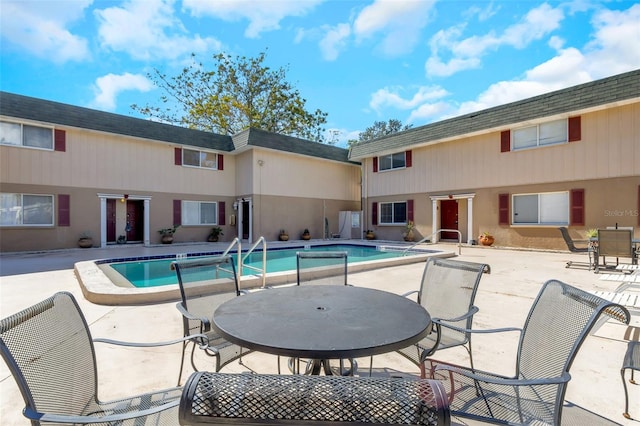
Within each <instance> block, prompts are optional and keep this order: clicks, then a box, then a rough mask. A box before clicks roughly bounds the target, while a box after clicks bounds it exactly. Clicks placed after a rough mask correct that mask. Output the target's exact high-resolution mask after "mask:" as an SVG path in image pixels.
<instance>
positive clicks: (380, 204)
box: [378, 200, 408, 226]
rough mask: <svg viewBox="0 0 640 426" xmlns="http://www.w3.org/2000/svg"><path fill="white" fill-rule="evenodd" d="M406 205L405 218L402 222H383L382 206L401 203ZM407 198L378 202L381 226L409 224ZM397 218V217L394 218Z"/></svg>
mask: <svg viewBox="0 0 640 426" xmlns="http://www.w3.org/2000/svg"><path fill="white" fill-rule="evenodd" d="M400 203H403V204H404V205H405V218H404V220H403V221H402V222H383V221H382V206H383V205H385V204H400ZM407 204H408V203H407V200H404V201H381V202H378V225H379V226H404V225H406V224H407ZM392 211H393V208H392ZM394 219H395V218H394Z"/></svg>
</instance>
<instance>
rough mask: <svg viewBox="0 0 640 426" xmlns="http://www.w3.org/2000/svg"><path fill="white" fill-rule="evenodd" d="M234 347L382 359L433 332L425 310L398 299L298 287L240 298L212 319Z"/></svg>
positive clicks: (321, 361) (365, 291)
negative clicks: (385, 355) (387, 354)
mask: <svg viewBox="0 0 640 426" xmlns="http://www.w3.org/2000/svg"><path fill="white" fill-rule="evenodd" d="M212 325H213V327H215V328H216V329H217V330H218V331H219V332H220V334H221V335H222V336H223V337H224V338H226V339H228V340H229V341H230V342H232V343H236V344H238V345H241V346H243V347H246V348H249V349H253V350H255V351H260V352H266V353H270V354H273V355H281V356H290V357H299V358H310V359H313V360H316V368H315V369H314V371H313V374H319V372H320V365H322V366H323V367H324V370H325V374H331V373H330V369H329V368H328V361H326V360H329V359H345V358H356V357H362V356H371V355H378V354H382V353H386V352H392V351H395V350H397V349H400V348H405V347H407V346H410V345H411V344H413V343H416V342H418V341H419V340H420V339H422V338H423V337H425V336H426V335H427V334H428V333H429V332H430V331H431V317H430V316H429V313H428V312H427V311H426V310H425V309H424V308H423V307H422V306H420V304H418V303H415V302H414V301H412V300H410V299H408V298H406V297H402V296H399V295H397V294H393V293H389V292H385V291H381V290H374V289H369V288H362V287H353V286H338V285H335V286H334V285H325V286H293V287H284V288H277V289H269V290H264V291H260V292H255V293H251V294H248V295H245V296H242V297H236V298H234V299H232V300H229V301H227V302H225V303H223V304H222V305H220V306H219V307H218V308H217V309H216V311H215V312H214V314H213V322H212Z"/></svg>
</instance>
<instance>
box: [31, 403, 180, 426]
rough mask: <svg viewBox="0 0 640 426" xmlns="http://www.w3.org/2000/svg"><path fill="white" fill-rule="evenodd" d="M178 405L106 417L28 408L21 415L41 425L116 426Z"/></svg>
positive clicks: (173, 404) (166, 405) (172, 404)
mask: <svg viewBox="0 0 640 426" xmlns="http://www.w3.org/2000/svg"><path fill="white" fill-rule="evenodd" d="M179 404H180V400H179V399H176V400H173V401H170V402H167V403H165V404H162V405H158V406H157V407H153V408H149V409H147V410H140V411H135V412H130V413H119V414H111V415H108V416H100V417H99V416H66V415H64V414H49V413H41V412H39V411H34V410H32V409H30V408H28V407H25V409H24V410H23V411H22V414H23V415H24V416H25V417H26V418H28V419H31V420H36V421H38V422H43V423H62V424H92V423H100V424H107V423H109V424H116V423H121V422H122V421H124V420H128V419H137V418H139V417H145V416H149V415H152V414H156V413H159V412H161V411H165V410H168V409H170V408H173V407H177V406H178V405H179Z"/></svg>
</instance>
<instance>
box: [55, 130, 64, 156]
mask: <svg viewBox="0 0 640 426" xmlns="http://www.w3.org/2000/svg"><path fill="white" fill-rule="evenodd" d="M53 149H54V150H56V151H60V152H65V151H66V150H67V132H65V131H64V130H60V129H55V130H54V131H53Z"/></svg>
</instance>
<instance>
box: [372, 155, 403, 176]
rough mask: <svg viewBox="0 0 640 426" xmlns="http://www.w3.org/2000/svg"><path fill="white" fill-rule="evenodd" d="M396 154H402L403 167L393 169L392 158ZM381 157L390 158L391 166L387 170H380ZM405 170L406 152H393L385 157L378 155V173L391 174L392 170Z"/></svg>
mask: <svg viewBox="0 0 640 426" xmlns="http://www.w3.org/2000/svg"><path fill="white" fill-rule="evenodd" d="M397 154H402V155H403V156H404V166H402V167H393V156H394V155H397ZM383 157H391V166H392V167H390V168H388V169H383V168H382V160H381V158H383ZM406 168H407V152H406V151H402V152H394V153H392V154H387V155H379V156H378V172H381V173H384V172H391V171H394V170H402V169H406Z"/></svg>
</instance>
